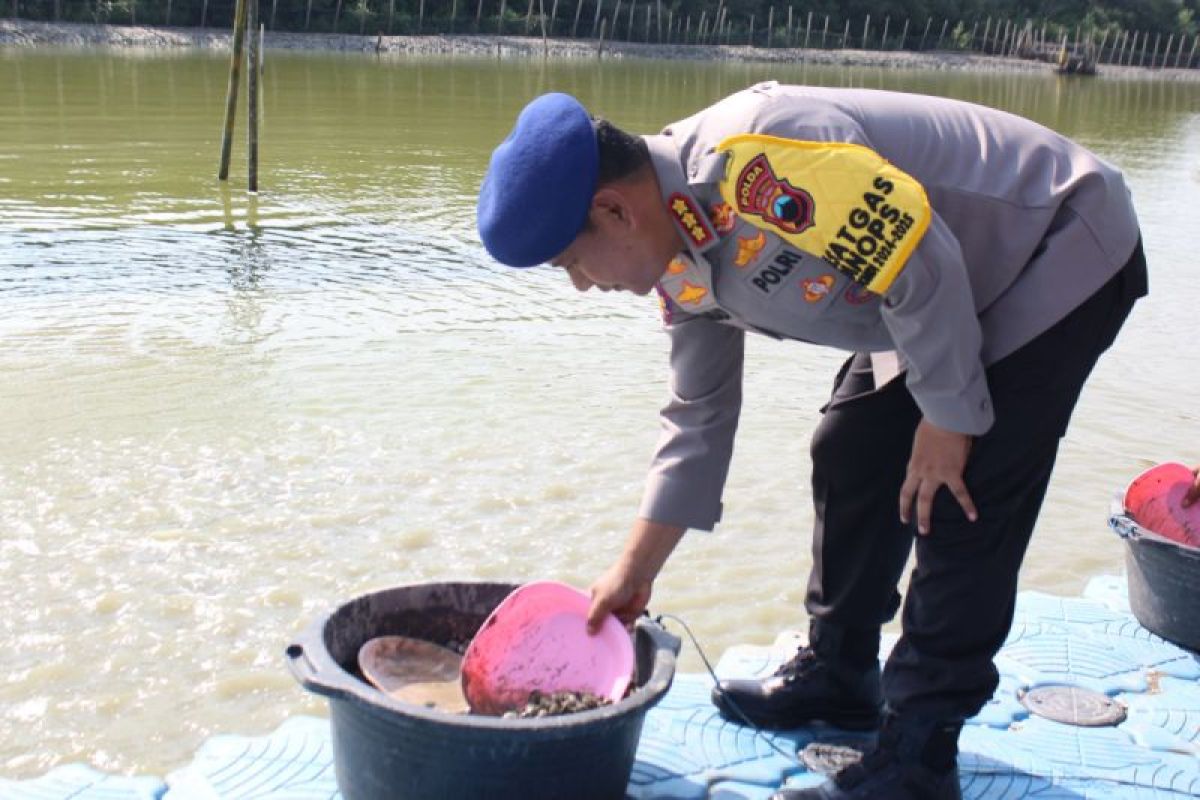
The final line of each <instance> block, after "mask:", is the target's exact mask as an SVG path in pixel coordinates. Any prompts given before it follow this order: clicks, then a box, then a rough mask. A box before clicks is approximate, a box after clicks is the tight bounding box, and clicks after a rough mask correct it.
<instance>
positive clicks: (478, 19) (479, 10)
mask: <svg viewBox="0 0 1200 800" xmlns="http://www.w3.org/2000/svg"><path fill="white" fill-rule="evenodd" d="M579 1H580V2H581V3H582V2H583V0H579ZM389 2H391V3H395V2H396V0H389ZM482 22H483V0H479V2H478V3H477V4H476V5H475V32H476V33H479V26H480V24H481V23H482ZM391 25H392V22H391V20H390V19H389V20H388V27H389V28H390V27H391ZM389 32H390V31H389Z"/></svg>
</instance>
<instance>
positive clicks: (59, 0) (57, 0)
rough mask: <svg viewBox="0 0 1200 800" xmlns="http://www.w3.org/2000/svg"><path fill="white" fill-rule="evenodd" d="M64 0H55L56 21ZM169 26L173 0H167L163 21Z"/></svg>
mask: <svg viewBox="0 0 1200 800" xmlns="http://www.w3.org/2000/svg"><path fill="white" fill-rule="evenodd" d="M61 3H62V0H54V21H55V22H58V16H59V11H60V10H61ZM163 24H164V25H166V26H167V27H170V26H171V0H167V18H166V20H165V21H164V22H163Z"/></svg>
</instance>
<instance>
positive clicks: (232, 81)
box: [217, 0, 246, 181]
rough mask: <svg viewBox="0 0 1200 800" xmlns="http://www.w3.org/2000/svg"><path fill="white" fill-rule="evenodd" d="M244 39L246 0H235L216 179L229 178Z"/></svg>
mask: <svg viewBox="0 0 1200 800" xmlns="http://www.w3.org/2000/svg"><path fill="white" fill-rule="evenodd" d="M245 39H246V0H237V5H236V6H235V7H234V12H233V43H232V47H231V48H230V49H231V55H230V60H229V86H228V88H227V90H226V92H225V131H224V133H223V134H222V136H221V165H220V168H219V169H218V171H217V180H221V181H223V180H227V179H228V178H229V156H230V153H231V152H232V150H233V120H234V117H235V116H236V115H237V93H238V78H239V76H240V75H241V70H242V44H243V42H244V41H245Z"/></svg>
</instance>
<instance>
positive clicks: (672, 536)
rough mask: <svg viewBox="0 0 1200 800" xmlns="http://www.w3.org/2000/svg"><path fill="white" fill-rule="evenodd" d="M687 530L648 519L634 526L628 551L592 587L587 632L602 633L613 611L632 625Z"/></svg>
mask: <svg viewBox="0 0 1200 800" xmlns="http://www.w3.org/2000/svg"><path fill="white" fill-rule="evenodd" d="M685 530H686V529H685V528H679V527H676V526H674V525H664V524H662V523H660V522H652V521H650V520H648V519H639V520H637V521H636V522H634V523H633V530H631V531H630V532H629V539H628V540H627V541H626V542H625V549H624V550H622V551H621V555H620V556H619V557H618V558H617V560H616V561H615V562H614V563H613V565H612V566H611V567H609V568H608V569H607V570H605V571H604V574H603V575H601V576H600V577H599V579H597V580H596V582H595V583H593V584H592V606H591V608H590V609H588V617H587V628H588V633H596V632H597V631H599V630H600V626H601V624H603V622H604V618H605V617H606V616H607V615H608V614H609V613H610V612H611V613H613V614H616V615H617V619H619V620H621V622H623V623H625V624H626V625H631V624H633V621H634V620H635V619H637V618H638V615H639V614H641V613H642V612H643V611H645V610H646V605H647V604H648V603H649V602H650V591H651V589H652V587H653V585H654V579H655V578H656V577H658V573H659V570H661V569H662V567H663V564H665V563H666V561H667V557H668V556H670V555H671V551H672V550H674V549H675V545H677V544H679V540H680V539H682V538H683V534H684V531H685Z"/></svg>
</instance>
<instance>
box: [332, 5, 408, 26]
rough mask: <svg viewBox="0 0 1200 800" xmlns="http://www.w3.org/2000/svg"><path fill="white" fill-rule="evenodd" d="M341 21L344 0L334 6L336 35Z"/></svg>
mask: <svg viewBox="0 0 1200 800" xmlns="http://www.w3.org/2000/svg"><path fill="white" fill-rule="evenodd" d="M423 4H424V0H422V5H423ZM341 19H342V0H337V5H336V6H334V9H333V32H334V33H337V29H338V22H340V21H341ZM420 31H421V26H420V25H419V24H418V25H417V32H418V33H420Z"/></svg>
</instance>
